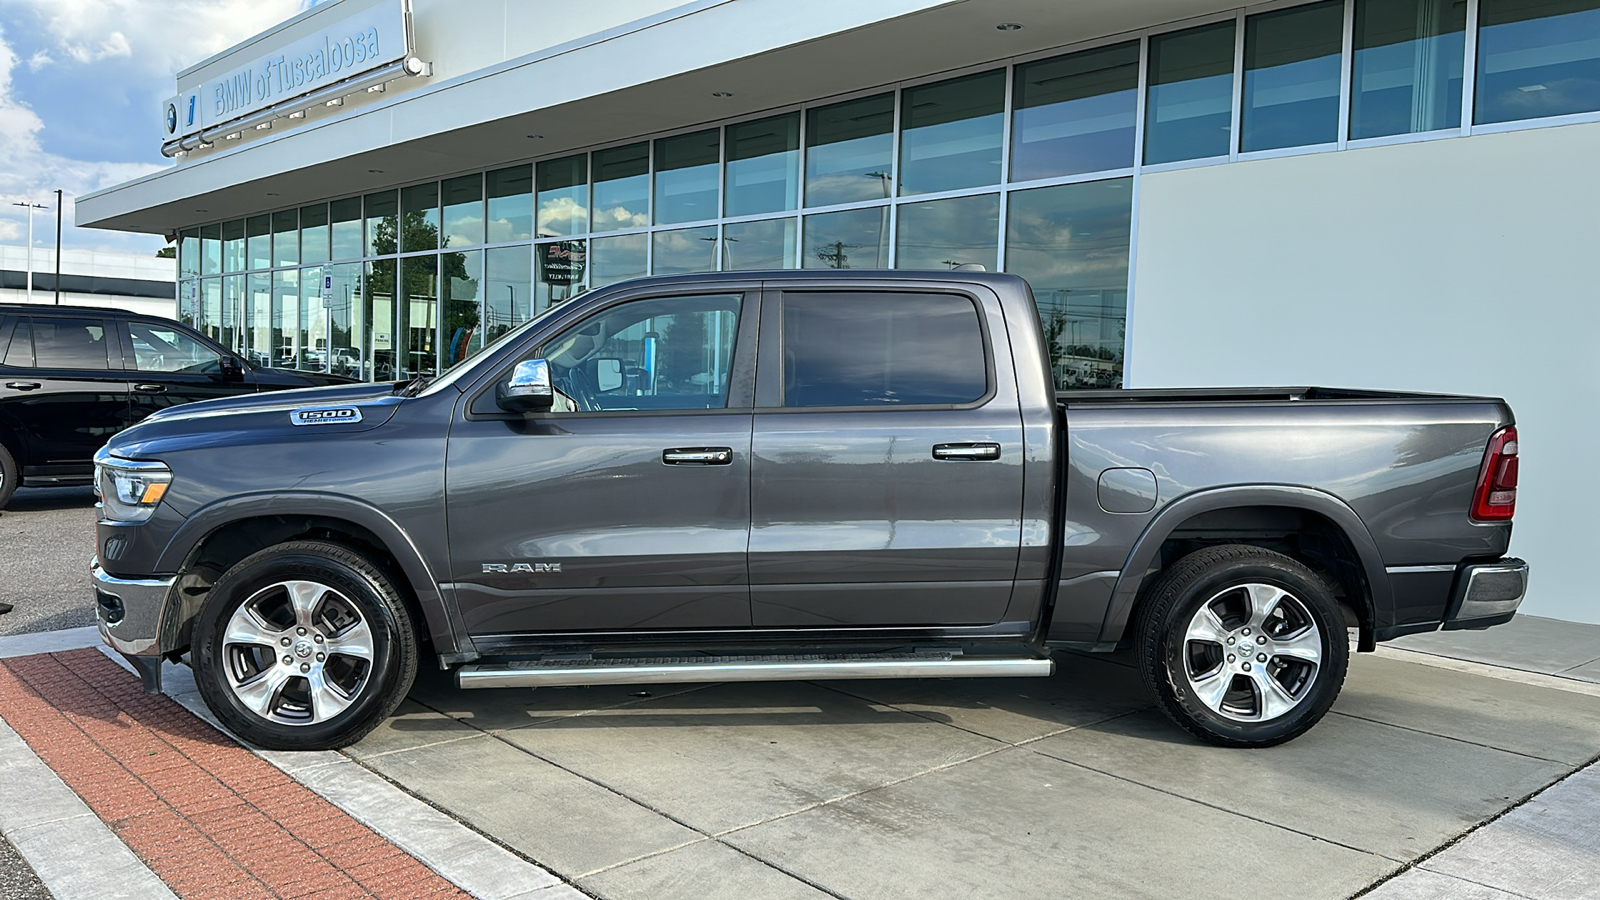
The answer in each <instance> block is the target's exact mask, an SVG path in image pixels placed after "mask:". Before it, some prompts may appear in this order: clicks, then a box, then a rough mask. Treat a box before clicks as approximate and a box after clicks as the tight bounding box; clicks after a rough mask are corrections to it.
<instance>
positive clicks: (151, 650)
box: [89, 558, 178, 661]
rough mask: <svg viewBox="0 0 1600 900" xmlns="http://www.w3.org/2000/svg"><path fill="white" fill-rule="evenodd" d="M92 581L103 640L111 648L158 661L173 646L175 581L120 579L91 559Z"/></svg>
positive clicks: (167, 579) (97, 560)
mask: <svg viewBox="0 0 1600 900" xmlns="http://www.w3.org/2000/svg"><path fill="white" fill-rule="evenodd" d="M89 567H90V572H91V574H90V580H91V582H92V583H93V585H94V600H95V604H94V607H95V616H96V618H97V620H98V624H99V626H100V637H101V638H103V639H104V640H105V642H106V643H107V644H109V645H111V648H112V649H114V650H116V651H117V652H118V653H121V654H122V655H123V656H127V657H140V656H147V657H155V658H156V659H157V660H158V661H159V659H160V657H161V656H162V654H164V653H166V652H167V651H168V650H169V649H170V647H168V646H167V644H168V643H169V642H170V637H171V636H170V635H169V634H168V633H167V630H166V627H165V626H166V625H167V624H168V623H167V621H166V619H167V610H168V609H169V607H170V603H169V601H170V600H171V597H172V586H173V584H175V583H176V582H177V580H178V578H177V576H175V575H174V576H173V577H171V578H140V579H128V578H116V577H114V576H111V575H107V574H106V572H105V570H104V569H102V568H100V560H99V559H98V558H96V559H94V560H91V561H90V563H89Z"/></svg>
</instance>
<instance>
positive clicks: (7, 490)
mask: <svg viewBox="0 0 1600 900" xmlns="http://www.w3.org/2000/svg"><path fill="white" fill-rule="evenodd" d="M21 480H22V476H21V473H20V472H18V471H17V459H16V457H14V456H12V455H11V451H10V450H7V449H6V445H5V444H0V509H5V508H6V504H7V503H10V502H11V495H12V494H15V493H16V492H17V483H18V482H19V481H21Z"/></svg>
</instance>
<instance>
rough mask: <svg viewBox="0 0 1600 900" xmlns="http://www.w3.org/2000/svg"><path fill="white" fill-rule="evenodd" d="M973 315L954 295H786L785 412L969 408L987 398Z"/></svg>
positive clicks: (985, 370) (980, 337) (980, 335)
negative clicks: (826, 408) (793, 409)
mask: <svg viewBox="0 0 1600 900" xmlns="http://www.w3.org/2000/svg"><path fill="white" fill-rule="evenodd" d="M988 390H989V386H988V366H987V364H986V361H985V358H984V346H983V329H982V326H981V325H980V324H979V321H978V309H977V307H976V306H975V305H974V304H973V302H972V301H971V300H969V299H967V298H966V297H961V296H955V295H951V294H909V293H906V294H902V293H866V292H861V293H848V294H843V293H841V294H825V293H817V294H786V295H784V298H783V405H784V406H786V407H822V406H858V407H872V408H885V407H894V406H913V405H928V404H937V405H954V404H962V403H972V402H974V401H976V400H979V399H981V398H982V397H983V396H984V395H985V394H987V393H988Z"/></svg>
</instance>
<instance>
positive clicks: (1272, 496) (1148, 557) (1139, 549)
mask: <svg viewBox="0 0 1600 900" xmlns="http://www.w3.org/2000/svg"><path fill="white" fill-rule="evenodd" d="M1242 506H1281V507H1290V508H1293V509H1303V510H1306V511H1308V512H1314V513H1317V514H1319V515H1321V516H1323V517H1325V518H1327V519H1329V520H1330V521H1332V522H1333V524H1334V525H1335V526H1337V527H1338V528H1339V529H1340V530H1341V531H1343V532H1344V535H1345V538H1346V539H1347V540H1349V541H1350V545H1351V546H1352V547H1354V548H1355V551H1356V558H1357V559H1358V561H1359V562H1360V564H1361V568H1362V571H1363V573H1364V574H1365V575H1366V580H1367V595H1366V597H1365V598H1364V599H1365V601H1366V614H1367V621H1368V622H1369V623H1371V625H1372V628H1373V629H1374V630H1377V629H1380V628H1382V627H1383V625H1384V622H1383V621H1379V619H1378V613H1379V611H1380V610H1381V611H1384V612H1388V611H1390V610H1393V609H1394V595H1393V591H1392V589H1391V587H1390V585H1389V574H1388V572H1387V571H1386V570H1385V569H1384V566H1383V555H1382V554H1381V553H1380V552H1379V551H1378V544H1377V542H1376V541H1374V540H1373V539H1372V533H1371V532H1370V531H1368V530H1367V525H1366V523H1365V522H1363V521H1361V516H1360V515H1358V514H1357V513H1356V511H1355V510H1354V509H1351V508H1350V505H1349V504H1348V503H1345V502H1344V501H1343V500H1341V499H1339V498H1338V497H1336V496H1334V495H1333V494H1330V493H1328V492H1326V491H1320V490H1316V489H1315V488H1308V487H1303V486H1301V485H1292V484H1272V485H1261V484H1252V485H1236V486H1232V487H1221V488H1211V489H1209V490H1203V491H1197V492H1195V493H1192V494H1186V495H1184V496H1182V497H1179V498H1178V499H1176V500H1174V501H1172V502H1171V503H1169V504H1167V505H1166V507H1164V508H1163V509H1162V510H1161V512H1159V513H1157V514H1156V516H1155V517H1154V518H1153V519H1151V520H1150V523H1149V524H1148V525H1146V526H1145V529H1144V532H1143V533H1142V534H1140V535H1139V539H1138V540H1137V541H1135V542H1134V544H1133V549H1132V550H1131V551H1129V553H1128V559H1127V561H1126V562H1125V563H1124V564H1123V567H1122V572H1121V574H1120V575H1118V577H1117V583H1116V586H1115V587H1113V588H1112V591H1111V602H1110V604H1108V605H1107V607H1106V616H1105V620H1104V622H1102V623H1101V626H1100V641H1101V642H1102V643H1104V642H1116V641H1120V640H1122V637H1123V634H1124V633H1125V632H1126V631H1127V627H1128V620H1129V618H1131V616H1132V614H1133V606H1134V603H1135V602H1136V601H1137V600H1138V598H1139V592H1140V590H1142V589H1143V588H1144V586H1145V583H1146V581H1147V578H1146V575H1147V573H1148V572H1149V570H1150V566H1151V565H1152V564H1153V563H1154V562H1155V561H1156V557H1157V554H1159V553H1160V552H1161V545H1162V544H1163V543H1164V542H1165V541H1166V540H1167V538H1168V537H1170V536H1171V535H1172V533H1173V532H1174V531H1176V530H1177V529H1178V526H1179V525H1182V524H1183V523H1184V522H1187V521H1188V520H1189V519H1191V518H1193V517H1195V516H1197V515H1199V514H1201V513H1206V512H1212V511H1214V510H1219V509H1231V508H1234V507H1242ZM1384 621H1387V619H1385V620H1384ZM1364 642H1365V641H1364Z"/></svg>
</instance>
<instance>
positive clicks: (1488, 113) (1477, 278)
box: [77, 0, 1600, 622]
mask: <svg viewBox="0 0 1600 900" xmlns="http://www.w3.org/2000/svg"><path fill="white" fill-rule="evenodd" d="M153 112H154V111H153ZM159 112H160V123H159V125H158V126H155V127H153V128H152V138H151V139H152V141H154V140H156V139H157V138H156V136H155V135H156V133H157V129H158V128H159V129H160V131H161V133H162V134H163V136H162V137H161V138H160V140H161V141H162V148H163V153H164V154H166V155H168V156H170V157H172V158H173V159H174V162H175V164H174V165H173V166H172V167H171V168H168V169H166V170H164V171H161V172H159V173H156V174H153V175H150V176H147V177H144V178H141V179H139V180H136V181H132V182H129V183H127V184H122V185H118V186H116V187H113V188H110V189H107V190H104V191H101V192H99V193H96V194H93V195H91V196H87V197H83V198H81V199H80V200H79V201H78V205H77V217H78V224H79V225H87V226H91V227H98V228H108V229H115V230H121V231H137V232H148V233H156V234H166V235H168V236H171V237H174V238H175V239H176V240H177V242H178V245H179V259H178V280H177V303H178V307H177V308H178V312H179V315H180V317H182V318H184V319H186V320H187V321H190V322H192V323H194V324H195V325H196V326H197V327H200V328H202V329H204V330H205V331H206V332H208V333H209V334H211V335H213V336H214V337H216V338H217V339H218V340H219V341H222V342H223V343H225V344H227V345H229V346H231V347H233V348H234V349H236V350H237V351H238V352H240V353H241V354H248V355H250V356H252V357H253V358H257V359H265V358H271V359H273V360H275V361H276V362H277V364H279V365H289V366H299V367H304V368H310V369H318V370H332V371H335V372H342V373H346V374H352V375H355V376H357V377H362V378H369V379H380V380H381V379H399V378H404V377H409V376H411V375H415V374H427V373H431V372H435V371H437V370H438V369H440V368H443V367H447V366H449V365H451V364H452V363H454V362H456V361H458V360H460V359H461V358H463V357H464V356H466V355H469V354H471V353H472V352H474V351H475V350H476V349H478V348H480V347H481V346H482V345H483V342H484V341H485V340H490V339H493V338H494V337H495V336H496V335H497V334H500V333H502V332H504V331H505V330H506V329H508V328H510V327H511V326H513V325H515V324H517V323H518V322H521V321H524V320H526V319H527V318H529V317H530V316H532V315H535V314H537V313H539V312H540V311H541V310H543V309H546V308H548V307H550V306H551V305H553V304H558V303H560V302H562V301H564V300H566V299H568V298H570V297H572V296H575V295H576V294H578V293H581V292H582V291H584V290H588V289H592V288H595V287H599V286H601V285H604V284H608V283H611V282H614V281H618V280H621V279H625V278H631V277H635V276H640V275H645V274H650V273H657V274H660V273H688V272H699V271H713V270H718V269H722V270H733V269H760V268H794V267H837V268H880V267H897V268H921V269H948V268H952V267H954V266H956V265H961V264H968V263H975V264H979V265H982V266H984V267H986V268H988V269H991V270H1003V271H1007V272H1015V273H1017V274H1020V275H1022V276H1024V277H1026V278H1027V279H1028V281H1029V283H1030V284H1031V285H1032V287H1033V291H1034V294H1035V297H1036V298H1037V300H1038V304H1039V311H1040V316H1041V318H1042V319H1043V322H1044V326H1045V328H1046V330H1047V333H1048V334H1049V335H1050V336H1051V338H1052V340H1053V344H1054V346H1053V347H1052V357H1053V359H1052V363H1053V365H1054V369H1055V374H1056V377H1057V379H1058V382H1059V383H1060V386H1061V387H1062V388H1063V389H1065V390H1072V389H1079V388H1093V387H1116V386H1125V387H1130V388H1135V387H1176V386H1213V385H1219V386H1220V385H1306V384H1322V385H1334V386H1342V387H1364V388H1384V389H1402V390H1421V391H1441V392H1452V393H1473V394H1490V395H1496V396H1503V397H1505V398H1506V399H1508V400H1509V401H1510V402H1511V403H1512V405H1513V407H1514V408H1515V410H1516V411H1517V415H1518V426H1519V430H1520V433H1521V442H1522V455H1523V458H1524V462H1525V465H1524V468H1523V474H1522V491H1521V498H1520V499H1521V501H1522V502H1521V506H1520V508H1519V515H1518V517H1517V532H1516V536H1515V539H1514V544H1513V552H1515V553H1518V554H1520V555H1522V556H1524V557H1526V558H1527V559H1528V560H1529V561H1530V562H1531V563H1532V565H1533V580H1532V584H1531V589H1530V595H1529V598H1528V601H1527V603H1526V604H1525V605H1524V611H1525V612H1528V613H1532V614H1535V615H1545V616H1553V617H1556V618H1563V619H1571V620H1578V621H1588V622H1600V592H1597V591H1596V589H1595V587H1594V581H1593V579H1592V578H1591V573H1590V571H1589V569H1588V566H1587V564H1586V563H1585V562H1584V560H1585V558H1586V556H1587V552H1588V550H1589V546H1588V545H1589V543H1590V538H1591V536H1592V535H1594V534H1595V533H1596V531H1597V529H1596V526H1595V525H1594V524H1593V522H1594V518H1593V511H1594V510H1595V509H1600V466H1596V465H1595V463H1594V460H1593V459H1592V457H1594V456H1595V455H1597V452H1600V425H1597V424H1596V419H1597V416H1596V415H1595V400H1594V398H1595V397H1596V396H1597V395H1600V252H1597V245H1600V0H1321V2H1310V3H1307V2H1302V0H1289V2H1274V3H1265V4H1261V5H1259V6H1246V7H1238V6H1230V5H1228V4H1226V3H1221V2H1215V0H1125V2H1118V3H1105V2H1086V0H1084V2H1080V0H958V2H935V0H807V2H804V3H795V2H789V0H695V2H681V0H608V2H605V3H589V4H570V3H555V2H549V0H409V2H407V0H335V2H331V3H325V4H322V5H320V6H317V7H315V8H313V9H311V10H309V11H307V12H305V13H302V14H300V15H298V16H296V17H295V18H293V19H291V20H289V21H288V22H285V23H284V24H282V25H280V26H278V27H276V28H274V29H272V30H270V31H268V32H265V33H263V34H261V35H258V36H256V37H253V38H251V39H250V40H248V41H246V42H244V43H242V44H240V45H238V46H237V47H234V48H232V49H230V50H228V51H225V52H224V53H221V54H219V55H217V56H215V57H212V58H211V59H208V60H205V61H203V62H200V63H199V64H198V65H196V66H194V67H192V68H190V69H186V70H185V71H183V72H180V73H178V74H177V83H176V90H175V95H174V97H173V99H172V100H171V101H169V102H168V103H164V104H162V107H161V109H160V111H159ZM152 118H153V119H154V118H155V117H154V115H153V116H152ZM1315 452H1319V453H1325V452H1329V448H1315Z"/></svg>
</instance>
